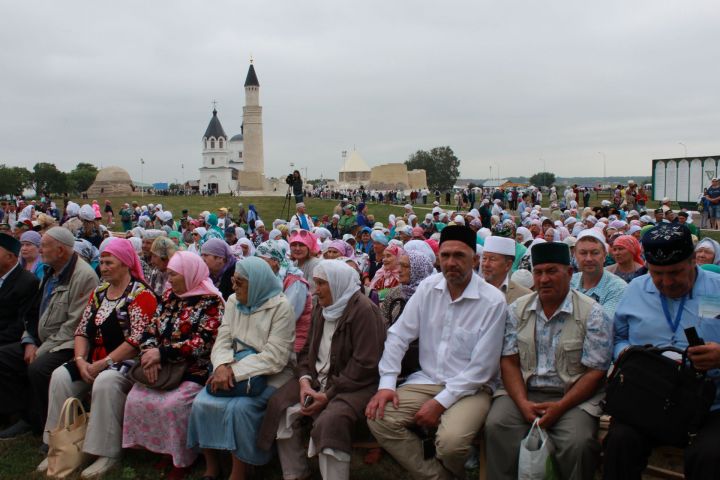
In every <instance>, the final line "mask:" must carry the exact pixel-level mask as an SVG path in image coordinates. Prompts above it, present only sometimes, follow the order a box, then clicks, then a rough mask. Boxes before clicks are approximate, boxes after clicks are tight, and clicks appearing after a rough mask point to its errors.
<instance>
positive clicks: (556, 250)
mask: <svg viewBox="0 0 720 480" xmlns="http://www.w3.org/2000/svg"><path fill="white" fill-rule="evenodd" d="M530 255H531V257H532V264H533V267H535V266H537V265H542V264H544V263H559V264H561V265H570V247H568V246H567V245H565V244H564V243H560V242H546V243H538V244H537V245H535V246H534V247H532V248H531V249H530Z"/></svg>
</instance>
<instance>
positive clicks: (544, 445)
mask: <svg viewBox="0 0 720 480" xmlns="http://www.w3.org/2000/svg"><path fill="white" fill-rule="evenodd" d="M539 421H540V418H536V419H535V421H534V422H533V424H532V427H530V431H529V432H528V434H527V435H526V436H525V438H524V439H523V440H522V442H520V454H519V455H518V480H559V479H560V475H559V474H558V468H557V464H556V463H555V457H553V445H552V443H551V442H550V439H549V438H548V436H547V433H545V430H543V429H542V428H541V427H540V425H539V424H538V422H539Z"/></svg>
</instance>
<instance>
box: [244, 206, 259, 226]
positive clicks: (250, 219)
mask: <svg viewBox="0 0 720 480" xmlns="http://www.w3.org/2000/svg"><path fill="white" fill-rule="evenodd" d="M258 220H260V213H258V211H257V210H256V209H255V205H253V204H252V203H251V204H250V205H248V213H247V224H248V231H249V232H250V233H255V224H256V223H257V221H258Z"/></svg>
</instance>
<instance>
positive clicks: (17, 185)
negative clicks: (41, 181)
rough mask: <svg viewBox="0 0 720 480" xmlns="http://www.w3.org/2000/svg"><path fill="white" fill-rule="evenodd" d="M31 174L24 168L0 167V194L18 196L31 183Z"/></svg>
mask: <svg viewBox="0 0 720 480" xmlns="http://www.w3.org/2000/svg"><path fill="white" fill-rule="evenodd" d="M31 176H32V173H30V170H28V169H27V168H25V167H6V166H5V165H0V194H2V195H18V194H20V193H22V191H23V189H25V188H26V187H28V186H29V185H30V183H31V180H30V178H31Z"/></svg>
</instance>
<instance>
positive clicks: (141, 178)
mask: <svg viewBox="0 0 720 480" xmlns="http://www.w3.org/2000/svg"><path fill="white" fill-rule="evenodd" d="M143 165H145V160H143V159H142V158H141V159H140V183H141V184H142V185H140V196H141V197H144V196H145V177H144V175H143Z"/></svg>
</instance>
